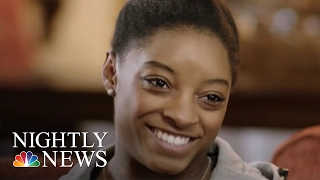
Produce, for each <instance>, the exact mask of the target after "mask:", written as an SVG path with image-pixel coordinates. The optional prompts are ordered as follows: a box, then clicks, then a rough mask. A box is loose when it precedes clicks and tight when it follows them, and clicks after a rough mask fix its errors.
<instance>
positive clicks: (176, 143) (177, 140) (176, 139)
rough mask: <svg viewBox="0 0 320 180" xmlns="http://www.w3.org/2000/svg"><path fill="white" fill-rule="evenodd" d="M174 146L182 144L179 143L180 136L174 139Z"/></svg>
mask: <svg viewBox="0 0 320 180" xmlns="http://www.w3.org/2000/svg"><path fill="white" fill-rule="evenodd" d="M174 144H175V145H181V144H183V143H182V141H181V137H180V136H178V137H176V138H174Z"/></svg>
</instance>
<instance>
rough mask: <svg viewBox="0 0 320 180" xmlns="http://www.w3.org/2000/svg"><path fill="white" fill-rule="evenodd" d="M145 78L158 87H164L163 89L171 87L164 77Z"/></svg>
mask: <svg viewBox="0 0 320 180" xmlns="http://www.w3.org/2000/svg"><path fill="white" fill-rule="evenodd" d="M145 80H146V81H147V82H148V83H150V84H151V85H152V86H154V87H156V88H163V89H168V88H169V87H168V84H167V83H166V81H164V80H163V79H160V78H154V79H145Z"/></svg>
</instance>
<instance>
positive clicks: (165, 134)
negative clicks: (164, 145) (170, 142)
mask: <svg viewBox="0 0 320 180" xmlns="http://www.w3.org/2000/svg"><path fill="white" fill-rule="evenodd" d="M167 138H168V134H167V133H166V132H164V133H163V134H162V137H161V139H162V140H163V141H167Z"/></svg>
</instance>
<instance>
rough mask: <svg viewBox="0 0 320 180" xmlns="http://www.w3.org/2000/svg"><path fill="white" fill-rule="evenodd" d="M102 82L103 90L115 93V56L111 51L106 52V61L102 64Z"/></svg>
mask: <svg viewBox="0 0 320 180" xmlns="http://www.w3.org/2000/svg"><path fill="white" fill-rule="evenodd" d="M102 80H103V85H104V87H105V89H106V90H107V91H108V90H109V89H113V91H115V88H116V85H117V71H116V54H115V53H114V52H113V51H108V52H107V57H106V61H105V62H104V64H103V71H102Z"/></svg>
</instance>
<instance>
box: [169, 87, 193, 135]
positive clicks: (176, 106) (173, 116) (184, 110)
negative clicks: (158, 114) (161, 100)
mask: <svg viewBox="0 0 320 180" xmlns="http://www.w3.org/2000/svg"><path fill="white" fill-rule="evenodd" d="M163 114H164V117H165V118H166V119H167V120H168V121H170V123H172V124H174V126H176V127H178V128H181V129H182V128H187V127H189V126H192V125H195V124H197V123H198V121H199V118H198V116H197V113H196V104H195V100H194V98H193V97H192V96H191V95H188V94H187V93H184V94H180V95H176V96H175V97H173V98H170V100H168V101H167V103H166V104H165V107H164V110H163Z"/></svg>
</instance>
